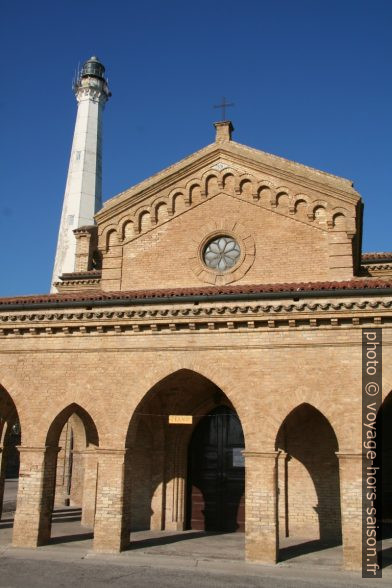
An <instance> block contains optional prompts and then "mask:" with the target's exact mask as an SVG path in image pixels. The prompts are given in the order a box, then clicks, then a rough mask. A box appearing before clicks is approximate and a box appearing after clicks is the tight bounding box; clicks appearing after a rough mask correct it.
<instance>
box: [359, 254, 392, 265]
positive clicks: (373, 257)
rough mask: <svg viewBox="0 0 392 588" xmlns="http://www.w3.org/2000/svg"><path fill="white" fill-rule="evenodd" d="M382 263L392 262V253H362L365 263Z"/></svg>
mask: <svg viewBox="0 0 392 588" xmlns="http://www.w3.org/2000/svg"><path fill="white" fill-rule="evenodd" d="M380 261H392V251H380V252H376V253H362V262H363V263H373V262H374V263H379V262H380Z"/></svg>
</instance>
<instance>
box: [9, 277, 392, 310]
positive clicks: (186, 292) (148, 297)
mask: <svg viewBox="0 0 392 588" xmlns="http://www.w3.org/2000/svg"><path fill="white" fill-rule="evenodd" d="M364 294H365V295H370V296H372V295H380V294H384V295H392V280H388V281H387V280H382V279H372V278H355V279H353V280H347V281H341V282H336V281H335V282H306V283H304V282H300V283H292V284H261V285H242V286H241V285H235V286H208V287H201V288H197V287H194V288H171V289H154V290H135V291H124V292H103V291H101V290H100V291H98V290H96V291H89V292H87V293H86V292H81V293H77V292H76V293H75V292H74V293H72V294H43V295H35V296H20V297H11V298H10V297H8V298H0V310H3V311H6V310H20V309H24V310H34V309H36V308H67V307H79V308H80V307H86V306H89V307H93V306H94V307H99V306H120V305H121V306H127V305H135V304H160V303H179V302H198V301H200V302H212V301H219V300H220V301H222V300H226V301H236V300H238V301H240V300H242V301H243V300H259V299H270V298H272V299H276V298H281V299H283V298H290V299H300V298H318V297H328V298H330V297H336V298H338V297H348V296H363V295H364Z"/></svg>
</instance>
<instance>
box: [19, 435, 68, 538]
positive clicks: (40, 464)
mask: <svg viewBox="0 0 392 588" xmlns="http://www.w3.org/2000/svg"><path fill="white" fill-rule="evenodd" d="M18 449H19V452H20V472H19V485H18V498H17V505H16V513H15V520H14V531H13V541H12V542H13V545H14V546H16V547H37V546H38V545H43V544H45V543H47V541H48V540H49V538H50V531H51V519H52V511H53V504H54V492H55V479H56V462H57V454H58V452H59V448H58V447H23V446H20V447H18Z"/></svg>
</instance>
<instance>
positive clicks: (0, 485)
mask: <svg viewBox="0 0 392 588" xmlns="http://www.w3.org/2000/svg"><path fill="white" fill-rule="evenodd" d="M5 465H6V459H5V452H4V447H3V446H2V445H0V520H1V515H2V512H3V498H4V482H5Z"/></svg>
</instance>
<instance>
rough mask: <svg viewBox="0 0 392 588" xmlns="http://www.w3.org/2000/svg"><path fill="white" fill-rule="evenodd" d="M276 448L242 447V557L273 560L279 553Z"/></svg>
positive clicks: (251, 559) (261, 560) (273, 561)
mask: <svg viewBox="0 0 392 588" xmlns="http://www.w3.org/2000/svg"><path fill="white" fill-rule="evenodd" d="M278 454H279V452H278V451H272V452H269V453H261V452H258V451H244V456H245V513H246V520H245V559H246V560H248V561H256V562H261V563H268V564H271V563H276V561H277V556H278V545H279V539H278V520H277V519H278V516H277V514H278V513H277V493H278V492H277V457H278Z"/></svg>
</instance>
